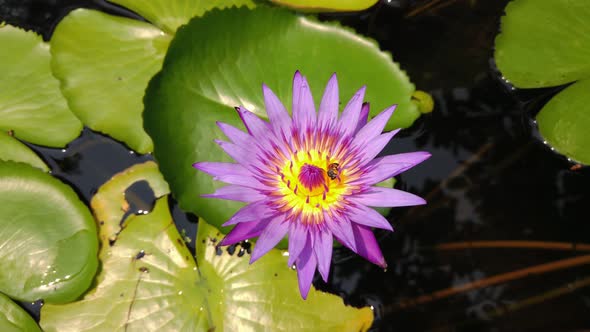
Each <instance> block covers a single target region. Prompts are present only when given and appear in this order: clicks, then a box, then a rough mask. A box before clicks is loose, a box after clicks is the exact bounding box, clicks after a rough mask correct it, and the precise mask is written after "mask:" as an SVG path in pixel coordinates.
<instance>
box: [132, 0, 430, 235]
mask: <svg viewBox="0 0 590 332" xmlns="http://www.w3.org/2000/svg"><path fill="white" fill-rule="evenodd" d="M343 55H346V56H343ZM359 63H361V64H362V65H359ZM297 69H300V70H302V72H303V73H304V74H305V75H307V78H308V80H309V83H310V87H311V89H312V91H313V96H314V97H315V99H316V105H319V100H320V98H321V96H322V92H323V90H324V87H325V85H326V82H327V80H328V79H329V77H330V76H331V74H332V73H333V72H337V74H338V81H339V87H340V100H341V101H342V102H343V103H346V102H347V101H348V99H349V98H350V97H351V96H352V95H353V93H354V92H355V91H356V90H357V89H358V88H360V87H361V86H362V85H363V84H366V85H367V97H366V98H365V99H366V100H368V101H370V102H371V114H372V115H374V114H377V113H378V112H380V111H381V110H383V109H384V108H385V107H387V106H390V105H391V104H398V108H397V109H396V112H395V114H394V116H393V117H392V119H393V120H391V122H390V123H389V124H388V128H389V129H391V128H396V127H400V126H401V127H405V126H409V125H411V124H412V122H413V121H414V120H415V119H416V118H417V117H418V116H419V114H420V113H419V112H418V110H417V108H416V106H415V104H413V103H412V102H411V97H412V93H413V91H414V86H413V85H412V83H410V81H409V80H408V77H407V76H406V75H405V73H404V72H403V71H401V70H400V69H399V67H398V65H397V64H395V63H394V62H393V61H392V60H391V56H390V55H388V54H386V53H383V52H381V51H379V48H378V47H377V45H376V44H375V43H374V42H372V41H370V40H367V39H365V38H363V37H361V36H358V35H356V34H354V33H352V32H350V31H348V30H344V29H342V28H341V27H338V26H336V25H334V24H325V23H319V22H317V21H316V20H314V19H311V18H307V17H302V16H299V15H296V14H293V13H291V12H289V11H287V10H284V9H279V8H267V7H259V8H256V9H254V10H247V9H230V10H223V11H212V12H210V13H208V14H206V15H205V16H203V17H202V18H197V19H193V20H192V21H191V22H190V23H189V24H188V25H186V26H184V27H182V28H180V29H179V30H178V32H177V35H176V38H175V39H174V41H173V42H172V44H171V46H170V49H169V51H168V54H167V56H166V60H165V63H164V65H163V68H162V71H161V72H160V73H159V74H158V75H157V76H156V77H155V78H154V79H153V80H152V82H151V83H150V86H149V88H148V91H147V92H146V97H145V107H146V109H145V113H144V121H145V123H144V125H145V128H146V131H147V132H148V133H149V134H150V135H151V136H152V138H153V139H154V148H155V151H154V154H155V157H156V159H157V160H158V164H159V165H160V170H161V171H162V173H163V174H164V177H165V178H166V180H167V181H168V183H169V184H170V187H171V190H172V192H173V194H174V195H175V197H176V198H177V199H178V201H179V203H180V206H181V207H182V208H183V209H184V210H187V211H191V212H194V213H195V214H197V215H199V216H201V217H203V218H204V219H205V220H207V221H208V222H210V223H211V224H213V225H215V226H220V225H221V224H222V223H223V222H225V221H226V220H228V219H229V218H230V217H231V216H232V215H233V214H234V213H235V212H236V210H237V209H238V208H239V207H241V206H242V204H240V203H236V202H233V201H226V200H214V199H208V198H202V197H201V195H202V194H208V193H212V192H214V191H215V189H216V188H217V187H220V186H221V183H219V182H215V181H213V180H212V178H211V177H210V176H208V175H206V174H204V173H199V172H197V171H196V170H194V169H193V168H192V167H191V165H192V164H193V163H195V162H199V161H230V159H229V157H227V156H226V155H225V153H223V151H222V150H221V149H220V148H219V147H217V146H216V145H215V143H214V139H224V136H223V134H222V133H221V131H220V130H219V129H218V128H217V126H216V125H215V123H216V121H222V122H226V123H229V124H232V125H235V126H238V127H240V128H243V125H242V124H241V121H240V120H239V117H238V116H237V114H236V112H235V110H234V108H233V107H234V106H238V105H243V106H245V107H246V108H248V109H249V110H251V111H253V112H255V113H256V114H258V115H259V116H261V117H266V112H265V109H264V106H263V105H264V102H263V95H262V89H261V85H262V83H263V82H264V83H266V84H267V85H268V86H269V87H271V89H273V91H274V92H275V93H277V95H278V96H279V98H280V99H281V101H282V102H283V103H284V104H285V105H290V104H291V84H292V83H291V78H292V76H293V73H294V72H295V70H297ZM289 108H290V107H289Z"/></svg>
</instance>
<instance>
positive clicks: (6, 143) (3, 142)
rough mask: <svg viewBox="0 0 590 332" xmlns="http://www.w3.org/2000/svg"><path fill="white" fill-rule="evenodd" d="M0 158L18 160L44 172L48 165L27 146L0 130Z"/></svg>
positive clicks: (46, 170)
mask: <svg viewBox="0 0 590 332" xmlns="http://www.w3.org/2000/svg"><path fill="white" fill-rule="evenodd" d="M0 160H4V161H8V160H10V161H19V162H22V163H26V164H29V165H31V166H35V167H37V168H38V169H40V170H43V171H45V172H48V171H49V167H47V165H45V163H44V162H43V160H41V158H39V156H37V155H36V154H35V152H33V151H32V150H31V149H29V147H27V146H26V145H25V144H23V143H21V142H20V141H19V140H18V139H16V138H14V137H13V136H10V135H8V134H6V133H4V132H1V131H0Z"/></svg>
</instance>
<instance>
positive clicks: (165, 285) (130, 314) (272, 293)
mask: <svg viewBox="0 0 590 332" xmlns="http://www.w3.org/2000/svg"><path fill="white" fill-rule="evenodd" d="M156 171H157V168H156V166H155V164H154V163H152V162H148V163H145V164H142V165H136V166H133V167H132V168H130V169H129V170H127V171H124V172H122V173H120V174H118V175H116V176H115V177H113V179H112V180H111V181H109V182H108V183H107V184H105V185H104V186H103V187H101V188H100V189H99V192H98V193H97V195H96V196H95V198H94V199H93V204H92V205H93V207H95V208H96V210H95V211H94V213H95V215H97V216H100V219H99V220H101V225H102V224H104V225H106V224H108V223H111V222H113V221H119V220H120V218H122V217H123V218H124V214H125V210H126V208H125V207H126V205H125V204H121V201H122V200H121V197H122V195H123V193H124V192H125V190H126V189H127V187H128V186H131V184H132V183H134V182H136V181H138V180H139V181H147V182H148V183H149V184H150V186H152V188H153V189H154V192H155V193H156V195H157V193H158V192H160V193H161V192H164V191H165V190H166V188H165V183H163V181H162V177H161V175H159V174H157V172H156ZM158 187H159V188H158ZM96 197H100V201H102V203H97V202H96V199H97V198H96ZM109 199H110V202H107V201H108V200H109ZM111 229H112V228H111ZM217 236H219V232H218V231H217V230H216V229H214V228H213V227H211V226H209V225H207V223H205V222H204V221H200V222H199V235H198V239H199V241H198V243H197V252H198V258H197V259H198V262H199V265H198V266H199V269H198V270H197V265H196V264H195V261H194V259H193V257H192V256H191V255H190V253H189V251H188V249H187V248H186V247H185V244H184V242H183V241H182V240H181V236H180V235H179V233H178V231H177V230H176V227H175V226H174V223H173V222H172V217H171V216H170V212H169V209H168V204H167V197H162V198H160V199H158V200H157V202H156V205H155V207H154V209H153V210H152V211H151V212H150V213H149V214H147V215H131V216H129V217H127V218H126V219H125V220H124V221H123V227H122V229H121V230H120V232H118V233H117V236H116V239H114V241H110V242H109V241H108V240H107V239H105V238H104V237H101V239H103V240H102V248H101V251H102V252H101V260H102V270H101V272H100V274H99V276H98V277H97V281H96V287H95V288H94V289H93V290H92V291H91V292H89V293H88V294H87V295H86V296H85V297H84V299H82V300H80V301H78V302H74V303H69V304H60V305H54V304H46V305H45V306H43V308H42V309H41V326H42V327H43V330H44V331H46V332H50V331H65V332H67V331H76V332H79V331H123V330H125V331H135V330H137V331H162V330H170V331H206V330H210V329H212V328H215V330H216V331H217V330H219V331H223V330H228V331H231V330H235V329H233V328H231V327H235V326H240V327H248V326H250V327H252V328H251V329H253V330H261V329H270V330H273V331H275V330H277V331H289V330H293V331H295V330H296V331H300V330H308V331H317V330H318V328H319V330H326V328H332V329H336V330H340V328H341V327H342V328H344V327H346V328H350V330H351V331H365V330H366V329H367V328H368V327H369V326H370V324H371V322H372V312H371V310H370V309H369V308H363V309H355V308H352V307H345V306H344V305H343V304H342V300H341V299H340V298H338V297H337V296H334V295H329V294H323V293H320V292H315V291H312V292H311V293H310V296H309V298H308V300H307V302H304V301H303V300H302V299H301V297H300V295H299V292H298V290H297V289H298V288H297V277H296V273H295V271H293V270H291V269H289V268H288V267H287V266H286V262H287V261H286V257H285V254H284V252H280V251H278V250H273V251H272V252H271V253H269V254H268V255H267V257H264V258H262V259H261V260H260V262H257V264H256V266H254V265H252V266H250V265H249V264H248V256H249V254H248V253H242V254H239V252H237V251H236V252H234V255H230V254H229V253H227V252H225V251H224V252H223V253H221V254H219V255H218V254H217V251H219V250H221V249H218V248H216V247H215V244H214V242H213V241H212V239H213V238H214V237H217ZM215 242H217V241H215ZM279 274H280V276H279ZM320 309H321V310H320ZM342 317H345V319H342ZM345 331H346V330H345Z"/></svg>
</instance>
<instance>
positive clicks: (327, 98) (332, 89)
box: [318, 73, 339, 129]
mask: <svg viewBox="0 0 590 332" xmlns="http://www.w3.org/2000/svg"><path fill="white" fill-rule="evenodd" d="M338 103H339V95H338V79H337V78H336V74H335V73H334V74H332V76H331V77H330V80H329V81H328V84H327V85H326V89H325V90H324V95H323V96H322V101H321V103H320V112H319V115H318V127H319V128H322V129H325V128H332V127H333V125H334V124H335V123H336V121H337V120H338V107H339V104H338Z"/></svg>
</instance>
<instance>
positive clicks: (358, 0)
mask: <svg viewBox="0 0 590 332" xmlns="http://www.w3.org/2000/svg"><path fill="white" fill-rule="evenodd" d="M271 1H272V2H274V3H276V4H279V5H283V6H287V7H291V8H294V9H298V10H303V11H312V12H354V11H359V10H365V9H367V8H369V7H371V6H373V5H374V4H376V3H377V1H378V0H271Z"/></svg>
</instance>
